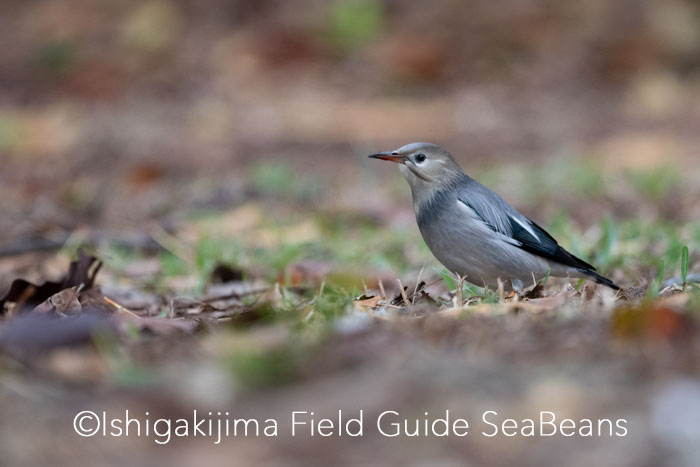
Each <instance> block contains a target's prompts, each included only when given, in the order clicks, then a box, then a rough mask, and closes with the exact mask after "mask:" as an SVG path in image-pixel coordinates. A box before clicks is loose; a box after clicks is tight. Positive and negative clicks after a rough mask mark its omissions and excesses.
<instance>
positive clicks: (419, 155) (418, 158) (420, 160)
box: [415, 154, 427, 164]
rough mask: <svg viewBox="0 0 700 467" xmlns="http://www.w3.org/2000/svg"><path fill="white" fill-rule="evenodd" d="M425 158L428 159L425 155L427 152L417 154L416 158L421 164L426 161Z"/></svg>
mask: <svg viewBox="0 0 700 467" xmlns="http://www.w3.org/2000/svg"><path fill="white" fill-rule="evenodd" d="M425 159H427V158H426V157H425V154H416V157H415V160H416V162H418V163H419V164H421V163H423V162H425Z"/></svg>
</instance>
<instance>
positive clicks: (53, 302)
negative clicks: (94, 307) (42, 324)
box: [32, 285, 83, 316]
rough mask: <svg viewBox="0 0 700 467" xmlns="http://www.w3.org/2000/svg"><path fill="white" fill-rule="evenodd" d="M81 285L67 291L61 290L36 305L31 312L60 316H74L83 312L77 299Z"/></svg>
mask: <svg viewBox="0 0 700 467" xmlns="http://www.w3.org/2000/svg"><path fill="white" fill-rule="evenodd" d="M82 288H83V286H82V285H76V286H75V287H70V288H68V289H64V290H61V291H60V292H58V293H57V294H54V295H52V296H50V297H49V298H48V299H46V301H44V302H43V303H41V304H39V305H37V306H36V307H35V308H34V310H32V311H33V312H35V313H36V312H38V313H49V312H54V313H56V314H57V315H60V316H67V315H74V314H76V313H80V312H81V311H83V307H82V305H81V304H80V300H79V299H78V298H79V296H80V291H81V289H82Z"/></svg>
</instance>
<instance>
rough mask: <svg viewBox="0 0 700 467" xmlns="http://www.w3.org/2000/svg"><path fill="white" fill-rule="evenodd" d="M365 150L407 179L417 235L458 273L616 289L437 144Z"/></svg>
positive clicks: (478, 278) (514, 284)
mask: <svg viewBox="0 0 700 467" xmlns="http://www.w3.org/2000/svg"><path fill="white" fill-rule="evenodd" d="M369 157H370V158H373V159H381V160H385V161H391V162H395V163H397V164H399V169H400V171H401V174H402V175H403V176H404V178H405V179H406V181H407V182H408V184H409V185H410V187H411V194H412V197H413V208H414V211H415V215H416V221H417V223H418V228H419V230H420V233H421V235H422V236H423V239H424V240H425V243H426V244H427V246H428V248H429V249H430V251H431V252H432V253H433V255H434V256H435V258H436V259H437V260H438V261H439V262H440V263H442V264H443V265H444V266H445V267H446V268H447V269H449V270H450V271H452V272H453V273H454V274H456V275H457V276H458V277H459V278H460V281H461V280H466V281H467V282H470V283H472V284H474V285H476V286H479V287H485V288H489V289H499V288H500V287H503V289H504V290H506V291H513V290H520V289H523V288H524V287H525V286H526V284H532V283H533V282H534V283H537V281H540V280H542V279H544V278H545V277H548V276H550V275H551V276H552V277H569V278H585V279H590V280H592V281H594V282H596V283H598V284H602V285H604V286H607V287H609V288H611V289H613V290H620V287H619V286H618V285H616V284H615V283H614V282H613V281H611V280H610V279H608V278H606V277H604V276H602V275H600V274H599V273H598V272H596V268H595V267H594V266H592V265H591V264H589V263H587V262H585V261H584V260H582V259H580V258H577V257H576V256H574V255H573V254H571V253H570V252H568V251H567V250H566V249H564V248H563V247H562V246H561V245H559V243H558V242H557V241H556V240H555V239H554V237H552V236H551V235H550V234H549V233H548V232H547V231H546V230H545V229H543V228H542V227H540V226H539V225H538V224H536V223H535V222H534V221H532V220H530V219H528V218H527V217H525V216H524V215H523V214H521V213H520V212H518V211H517V210H516V209H515V208H514V207H513V206H511V205H510V204H508V202H506V201H505V200H504V199H503V198H501V196H499V195H498V194H497V193H495V192H493V191H492V190H490V189H489V188H487V187H485V186H484V185H482V184H481V183H479V182H478V181H476V180H474V179H473V178H471V177H470V176H469V175H467V174H465V173H464V172H463V171H462V168H461V167H460V165H459V164H458V163H457V161H455V159H454V157H453V156H452V154H450V153H449V152H448V151H447V150H445V149H443V148H441V147H440V146H437V145H435V144H432V143H425V142H417V143H410V144H407V145H405V146H402V147H400V148H398V149H395V150H393V151H385V152H379V153H375V154H371V155H370V156H369ZM499 286H500V287H499Z"/></svg>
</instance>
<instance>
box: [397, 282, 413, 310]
mask: <svg viewBox="0 0 700 467" xmlns="http://www.w3.org/2000/svg"><path fill="white" fill-rule="evenodd" d="M396 282H398V283H399V290H400V291H401V298H403V304H404V306H405V307H407V308H408V307H410V306H411V303H410V302H409V301H408V297H407V296H406V291H405V290H404V289H403V284H402V283H401V279H399V278H398V277H397V278H396Z"/></svg>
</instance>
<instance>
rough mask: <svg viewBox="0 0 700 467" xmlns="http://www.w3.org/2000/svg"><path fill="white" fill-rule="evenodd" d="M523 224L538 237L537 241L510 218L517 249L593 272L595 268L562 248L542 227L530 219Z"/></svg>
mask: <svg viewBox="0 0 700 467" xmlns="http://www.w3.org/2000/svg"><path fill="white" fill-rule="evenodd" d="M525 222H529V224H530V227H531V228H532V230H533V231H534V232H535V234H536V235H537V236H538V237H539V240H538V239H537V238H535V237H533V236H532V234H531V233H530V232H528V231H527V230H526V229H524V228H523V226H522V225H520V224H519V223H518V222H516V221H515V220H513V219H512V218H511V222H510V225H511V228H512V229H513V238H514V239H515V240H517V241H518V242H520V246H519V248H522V249H523V250H525V251H527V252H529V253H532V254H533V255H537V256H541V257H543V258H547V259H549V260H552V261H556V262H557V263H562V264H565V265H567V266H571V267H573V268H578V269H583V270H590V271H595V267H593V266H592V265H590V264H588V263H587V262H585V261H584V260H582V259H580V258H577V257H576V256H574V255H572V254H571V253H569V252H568V251H566V250H565V249H564V248H562V247H561V246H560V245H559V244H558V243H557V241H556V240H555V239H554V237H552V236H551V235H550V234H549V233H548V232H547V231H546V230H544V229H543V228H542V227H540V226H539V225H537V224H536V223H534V222H532V221H531V220H530V219H526V220H525Z"/></svg>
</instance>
